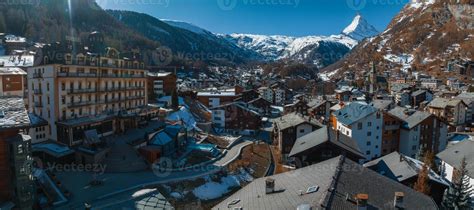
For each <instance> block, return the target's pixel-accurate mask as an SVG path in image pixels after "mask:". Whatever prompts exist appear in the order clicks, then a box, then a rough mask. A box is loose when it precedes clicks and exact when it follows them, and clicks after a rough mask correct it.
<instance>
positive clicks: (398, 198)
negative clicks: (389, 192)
mask: <svg viewBox="0 0 474 210" xmlns="http://www.w3.org/2000/svg"><path fill="white" fill-rule="evenodd" d="M404 197H405V193H403V192H395V198H394V199H393V207H395V209H404V207H403V198H404Z"/></svg>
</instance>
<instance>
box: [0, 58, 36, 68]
mask: <svg viewBox="0 0 474 210" xmlns="http://www.w3.org/2000/svg"><path fill="white" fill-rule="evenodd" d="M34 60H35V57H34V56H33V55H22V56H19V55H5V56H0V64H3V66H5V67H31V66H33V65H34Z"/></svg>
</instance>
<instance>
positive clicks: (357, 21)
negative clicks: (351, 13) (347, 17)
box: [342, 14, 379, 41]
mask: <svg viewBox="0 0 474 210" xmlns="http://www.w3.org/2000/svg"><path fill="white" fill-rule="evenodd" d="M378 33H379V32H378V31H377V29H375V27H374V26H372V25H370V24H369V23H368V22H367V20H365V19H364V17H362V15H360V14H357V15H356V16H355V17H354V19H353V20H352V22H351V24H349V25H348V26H347V27H346V28H345V29H344V30H343V31H342V34H344V35H347V36H349V37H351V38H353V39H356V40H358V41H360V40H362V39H365V38H368V37H373V36H375V35H377V34H378Z"/></svg>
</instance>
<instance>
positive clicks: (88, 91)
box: [67, 88, 97, 94]
mask: <svg viewBox="0 0 474 210" xmlns="http://www.w3.org/2000/svg"><path fill="white" fill-rule="evenodd" d="M95 92H97V89H95V88H88V89H68V90H67V93H68V94H75V93H76V94H80V93H95Z"/></svg>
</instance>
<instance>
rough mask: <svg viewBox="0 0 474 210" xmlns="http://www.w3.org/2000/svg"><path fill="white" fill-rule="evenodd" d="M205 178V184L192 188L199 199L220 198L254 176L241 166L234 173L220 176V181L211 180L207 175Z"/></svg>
mask: <svg viewBox="0 0 474 210" xmlns="http://www.w3.org/2000/svg"><path fill="white" fill-rule="evenodd" d="M205 179H206V183H205V184H203V185H201V186H199V187H197V188H195V189H194V190H193V194H194V195H195V196H196V197H197V198H199V199H201V200H211V199H216V198H220V197H222V196H223V195H224V194H226V193H228V192H230V190H231V189H232V188H235V187H240V186H241V183H244V182H247V183H248V182H251V181H253V179H254V178H253V177H252V175H250V174H249V173H248V172H247V171H246V170H245V169H243V168H241V169H240V170H239V171H238V173H237V174H235V175H229V176H224V177H221V178H220V182H214V181H212V180H211V179H210V177H209V176H207V177H206V178H205Z"/></svg>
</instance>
